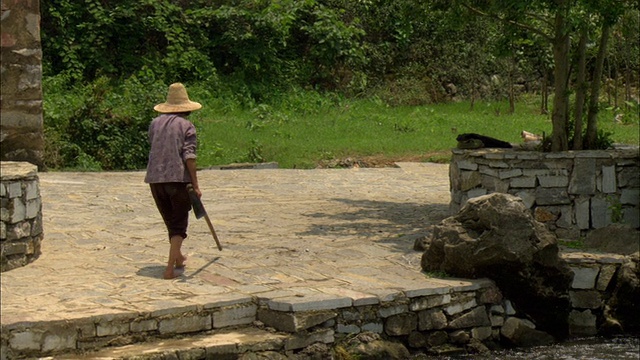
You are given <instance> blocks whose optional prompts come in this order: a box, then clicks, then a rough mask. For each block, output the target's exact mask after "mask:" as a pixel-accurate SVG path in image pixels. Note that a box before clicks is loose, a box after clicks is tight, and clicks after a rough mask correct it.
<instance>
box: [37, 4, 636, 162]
mask: <svg viewBox="0 0 640 360" xmlns="http://www.w3.org/2000/svg"><path fill="white" fill-rule="evenodd" d="M517 3H520V2H517ZM535 3H538V2H535ZM451 4H452V3H451V2H442V1H421V0H399V1H392V2H390V1H382V0H357V1H352V0H274V1H266V0H213V1H212V0H193V1H183V0H136V1H133V0H115V1H103V0H84V1H75V0H51V1H46V2H42V3H41V11H42V44H43V52H44V58H43V65H44V80H45V81H44V92H45V135H46V144H47V151H46V156H47V159H46V162H47V165H48V166H49V167H51V168H69V167H76V168H88V169H139V168H143V167H144V165H145V161H146V152H147V148H148V144H147V140H146V129H147V126H148V123H149V121H150V120H151V118H153V116H154V115H155V114H154V112H153V110H152V108H153V105H154V104H156V103H159V102H162V101H163V99H164V96H165V92H166V88H167V86H168V85H169V84H170V83H172V82H175V81H181V82H184V83H186V84H187V86H188V88H189V92H190V95H191V97H192V98H194V99H196V100H197V101H200V102H202V103H203V104H204V105H205V109H204V110H203V111H202V112H198V113H195V114H194V115H193V116H194V118H195V119H196V121H197V122H198V127H199V130H200V132H201V133H202V134H205V135H204V136H205V141H203V143H202V148H204V149H205V151H204V152H205V154H204V156H203V160H204V161H205V162H204V163H201V164H202V165H213V164H219V163H224V162H238V161H273V160H274V159H279V157H280V153H286V152H287V151H288V149H291V151H293V152H305V151H307V150H305V149H298V148H295V146H294V145H290V146H288V147H287V146H280V145H281V144H287V143H291V141H287V139H289V140H291V139H292V138H293V139H295V140H296V141H297V140H300V139H304V141H306V142H311V143H314V142H315V143H318V144H320V143H326V145H325V146H324V148H322V146H319V145H318V146H316V148H315V149H313V150H308V151H307V152H308V153H309V155H308V156H307V158H306V159H305V160H300V161H298V160H295V161H294V160H282V159H280V160H279V162H282V163H283V164H289V165H290V166H293V165H296V166H305V167H307V166H312V164H311V163H312V162H313V160H312V159H313V158H314V156H315V159H316V161H317V160H319V159H326V158H329V157H331V156H336V157H338V156H343V155H348V153H349V152H350V151H354V153H357V154H360V155H366V154H381V153H388V154H390V155H395V154H400V153H401V152H403V151H408V152H415V151H416V148H415V147H414V148H412V149H409V147H407V148H406V149H402V147H401V146H398V145H397V144H393V142H395V141H398V142H400V143H411V142H412V141H408V142H407V139H403V138H398V137H397V136H390V135H389V134H393V135H398V134H402V133H404V134H414V135H416V134H420V135H419V136H421V137H422V139H424V138H425V137H426V136H430V135H428V134H422V131H424V128H423V126H427V125H428V126H433V125H434V124H431V123H430V122H429V121H431V120H425V119H426V118H425V119H423V118H421V117H420V116H417V115H416V114H418V113H420V112H421V111H426V110H424V109H425V108H424V107H423V106H432V104H438V103H444V102H450V101H459V100H461V99H466V100H468V101H469V102H468V103H465V105H453V106H451V108H455V109H458V111H460V112H461V113H457V114H455V115H454V114H449V113H446V112H441V113H439V114H441V115H439V116H441V120H439V122H438V123H437V124H435V125H437V128H439V129H440V130H437V131H441V130H443V129H444V130H447V129H449V130H448V131H449V132H450V131H451V130H450V129H451V128H454V127H458V128H459V131H472V130H471V129H469V128H465V129H461V128H460V125H458V124H457V119H456V118H464V117H467V115H468V116H471V117H477V115H478V113H479V112H480V113H481V112H482V111H484V110H486V109H483V107H484V106H486V105H484V104H486V103H487V101H489V102H490V103H492V104H497V103H500V104H503V102H504V101H506V100H511V104H510V106H507V107H506V108H505V109H501V110H500V111H501V113H502V114H503V115H504V114H505V113H509V112H514V111H517V110H518V109H517V108H514V103H515V100H516V99H517V97H518V96H523V94H527V93H533V92H536V91H541V92H542V93H543V94H544V93H545V91H546V88H547V85H548V83H550V82H551V81H552V72H551V69H552V63H553V61H552V56H551V49H550V47H549V45H548V43H545V42H544V41H542V40H541V38H540V37H539V36H537V35H536V34H535V33H534V32H530V31H526V30H524V29H522V28H516V27H513V26H509V25H505V23H504V22H500V21H496V20H495V19H493V18H491V17H489V16H475V15H474V14H473V13H472V12H470V11H466V10H465V9H464V8H463V7H456V6H451ZM634 14H635V15H634ZM637 14H638V13H637V11H635V12H633V13H632V14H625V16H624V17H623V19H622V20H621V21H619V22H618V23H617V25H616V28H615V29H614V32H613V45H612V46H610V47H609V53H608V56H607V62H606V63H605V73H606V75H607V77H608V78H610V79H612V80H614V81H615V82H612V81H609V82H608V83H609V84H613V85H614V86H613V85H612V86H609V87H607V88H606V89H605V90H606V91H605V92H604V95H605V96H606V97H607V99H606V100H604V101H606V105H607V106H608V107H610V109H609V110H607V112H606V114H604V116H607V117H613V116H615V115H620V114H624V116H622V121H623V122H625V123H630V124H637V111H638V106H637V98H636V99H635V100H634V98H633V96H632V95H633V92H634V91H637V89H636V88H633V87H631V86H630V84H633V83H634V81H635V82H636V83H637V79H638V68H640V62H639V58H640V55H639V53H640V48H639V47H638V41H635V40H637V39H638V31H637V25H638V23H637ZM577 40H578V39H572V41H574V42H577ZM589 49H591V50H590V52H589V56H588V59H589V61H588V66H589V67H590V68H592V67H593V61H594V58H595V55H596V54H595V52H594V51H595V50H593V49H594V47H593V46H591V47H589ZM572 61H576V60H575V59H573V60H572ZM546 96H547V95H543V96H542V97H541V98H540V99H541V101H539V102H537V104H538V105H537V107H538V110H536V111H534V112H529V111H528V112H527V114H528V115H527V116H531V117H532V119H530V121H533V118H534V117H537V116H536V113H539V112H540V110H542V111H543V112H545V111H546V110H547V106H546V105H545V101H543V100H544V99H545V98H546ZM527 99H531V97H527ZM481 100H482V101H484V102H482V103H476V102H478V101H481ZM540 103H542V105H540ZM363 104H368V105H366V106H364V105H363ZM374 105H375V106H374ZM406 106H414V107H416V108H415V109H413V110H412V109H411V108H408V107H406ZM433 106H435V105H433ZM518 106H521V105H518ZM478 107H480V109H478ZM353 108H356V109H360V110H355V111H356V112H355V113H354V112H352V111H354V110H352V109H353ZM528 108H529V107H528V106H527V109H528ZM421 109H422V110H421ZM465 109H474V111H473V112H470V110H465ZM481 109H482V110H481ZM414 110H415V111H416V112H417V113H416V112H414ZM476 110H477V111H476ZM365 111H367V112H370V113H363V112H365ZM468 111H469V114H465V113H466V112H468ZM612 114H613V115H612ZM494 115H495V113H494ZM399 116H400V117H399ZM402 116H404V117H406V118H401V117H402ZM327 117H329V118H333V122H334V123H335V126H333V129H334V130H333V131H334V132H331V130H329V129H331V128H332V126H329V125H327V124H324V120H326V118H327ZM480 118H481V117H478V119H480ZM204 119H215V120H211V122H208V121H205V120H204ZM371 119H374V120H371ZM375 119H382V120H383V121H378V122H379V123H385V124H387V125H388V126H390V127H382V128H384V129H391V130H390V131H391V133H385V132H382V133H379V132H376V131H374V129H376V127H375V126H374V125H372V124H374V123H376V121H375ZM418 119H421V120H418ZM541 119H545V117H541ZM371 121H373V122H371ZM484 121H486V122H487V123H486V126H487V127H486V128H485V129H481V130H482V131H483V132H484V133H487V134H492V133H493V134H495V133H496V129H494V128H493V126H494V125H493V123H494V121H493V120H492V119H484ZM423 122H424V124H423ZM316 123H318V124H323V125H322V126H320V127H316V126H312V125H315V124H316ZM343 123H344V124H351V125H350V127H346V128H343V127H342V126H341V125H342V124H343ZM391 124H393V126H391ZM518 127H521V128H522V129H519V130H523V129H531V127H530V126H524V124H520V123H519V124H518V126H516V128H515V129H517V128H518ZM227 128H229V129H227ZM303 129H306V130H303ZM519 130H518V131H519ZM533 130H535V129H533ZM540 130H541V131H545V132H546V133H547V134H549V133H550V132H551V129H549V128H545V129H543V128H541V129H540ZM305 131H308V132H306V133H305ZM433 131H436V130H433ZM478 131H480V130H478ZM511 131H515V130H513V129H512V130H511ZM213 133H215V134H220V135H212V134H213ZM603 133H604V132H603ZM613 133H614V137H613V139H614V140H616V141H621V139H620V138H619V137H616V136H617V135H616V134H617V133H616V132H615V131H613ZM267 134H268V136H267ZM354 134H363V135H366V136H364V138H365V139H369V140H368V143H367V141H366V140H355V139H356V137H355V136H356V135H354ZM447 135H448V134H447ZM209 136H210V137H209ZM330 136H333V137H334V138H333V139H331V138H330ZM378 136H380V137H383V138H380V139H375V138H373V139H372V138H371V137H378ZM512 136H513V134H511V135H507V134H505V139H511V138H512ZM316 137H317V138H318V139H315V138H316ZM216 138H217V139H223V140H224V141H223V140H216ZM440 138H443V139H444V138H447V139H448V141H445V142H444V143H441V142H439V141H435V140H436V139H433V140H429V141H426V142H427V143H434V142H435V143H439V144H440V145H439V146H437V147H438V148H439V149H443V148H448V147H450V146H451V143H450V141H451V140H450V139H451V138H453V137H451V136H445V134H442V133H439V134H438V136H437V139H440ZM601 138H602V137H601ZM234 139H235V140H237V142H236V143H233V142H232V141H233V140H234ZM632 140H633V139H632ZM349 141H352V142H353V143H354V144H356V143H360V142H362V146H358V147H356V146H351V147H349V146H345V145H339V146H337V147H336V148H332V147H331V146H330V145H331V144H337V143H340V142H344V143H349ZM420 141H423V140H420ZM294 142H295V141H294ZM376 142H377V143H381V144H384V143H387V145H385V146H380V147H377V146H376V145H375V143H376ZM418 142H419V141H415V142H414V143H416V144H417V143H418ZM367 147H369V149H368V150H367ZM417 149H423V148H420V147H418V148H417ZM430 149H431V148H428V149H426V150H427V151H429V150H430ZM417 151H418V152H419V151H421V150H417ZM305 156H306V155H305ZM303 163H304V164H303Z"/></svg>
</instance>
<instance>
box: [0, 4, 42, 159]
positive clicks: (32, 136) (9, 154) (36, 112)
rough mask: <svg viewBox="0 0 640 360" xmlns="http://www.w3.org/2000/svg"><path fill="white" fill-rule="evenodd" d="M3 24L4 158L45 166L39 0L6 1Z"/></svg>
mask: <svg viewBox="0 0 640 360" xmlns="http://www.w3.org/2000/svg"><path fill="white" fill-rule="evenodd" d="M0 25H1V33H2V37H1V43H0V51H1V54H0V86H1V99H0V119H1V121H0V160H2V161H27V162H30V163H32V164H35V165H38V166H39V167H40V168H43V150H44V137H43V118H42V49H41V44H40V3H39V1H38V0H23V1H9V0H2V20H1V22H0Z"/></svg>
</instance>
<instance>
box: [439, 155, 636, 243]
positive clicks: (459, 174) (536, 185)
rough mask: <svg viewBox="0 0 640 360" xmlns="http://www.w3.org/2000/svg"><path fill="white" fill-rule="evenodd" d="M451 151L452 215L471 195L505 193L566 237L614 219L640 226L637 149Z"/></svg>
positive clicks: (608, 222)
mask: <svg viewBox="0 0 640 360" xmlns="http://www.w3.org/2000/svg"><path fill="white" fill-rule="evenodd" d="M452 152H453V155H452V158H451V165H450V168H449V179H450V186H451V203H450V209H451V212H452V213H456V212H457V211H458V210H459V209H460V208H461V207H462V206H463V205H464V204H465V203H466V201H467V200H468V199H470V198H473V197H477V196H481V195H485V194H489V193H494V192H500V193H509V194H512V195H516V196H518V197H520V198H521V199H522V200H523V201H524V203H525V205H526V206H527V207H529V208H530V209H531V210H532V211H533V214H534V216H535V218H536V220H538V221H540V222H543V223H545V224H546V225H547V226H548V228H549V229H550V230H552V231H554V232H555V233H556V235H557V236H558V237H559V238H561V239H577V238H579V237H580V236H583V235H585V234H586V233H587V232H588V231H589V230H592V229H598V228H602V227H605V226H607V225H609V224H611V223H613V222H623V223H626V224H630V225H632V226H633V227H634V228H638V227H640V176H639V174H640V155H639V152H638V147H627V148H619V149H616V150H606V151H605V150H601V151H596V150H594V151H566V152H558V153H542V152H538V151H523V150H512V149H479V150H460V149H454V150H453V151H452Z"/></svg>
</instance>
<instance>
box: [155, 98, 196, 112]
mask: <svg viewBox="0 0 640 360" xmlns="http://www.w3.org/2000/svg"><path fill="white" fill-rule="evenodd" d="M201 108H202V105H201V104H200V103H198V102H195V101H189V102H188V103H183V104H169V103H166V102H165V103H162V104H158V105H156V106H154V107H153V110H155V111H157V112H159V113H165V114H167V113H180V112H189V111H195V110H200V109H201Z"/></svg>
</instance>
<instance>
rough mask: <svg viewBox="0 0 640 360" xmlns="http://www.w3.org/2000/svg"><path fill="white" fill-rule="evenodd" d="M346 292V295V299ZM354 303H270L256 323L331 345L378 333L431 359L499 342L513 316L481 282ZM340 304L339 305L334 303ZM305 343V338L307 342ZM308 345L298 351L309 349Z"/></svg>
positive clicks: (369, 297) (491, 285) (504, 302)
mask: <svg viewBox="0 0 640 360" xmlns="http://www.w3.org/2000/svg"><path fill="white" fill-rule="evenodd" d="M348 292H349V291H348V290H345V293H348ZM359 295H360V296H361V297H360V298H358V299H357V300H355V301H353V302H352V301H351V299H348V298H344V299H335V300H326V301H316V302H315V303H311V304H309V303H305V299H304V298H302V299H299V300H296V301H291V300H288V301H281V300H278V299H276V300H272V301H269V302H267V303H266V304H265V305H266V306H264V307H261V308H260V309H259V310H258V314H257V318H258V320H259V321H261V322H263V323H264V324H265V325H267V326H270V327H273V328H275V329H277V330H280V331H286V332H295V333H296V334H299V335H298V336H300V335H304V334H307V333H316V332H319V333H320V334H325V335H323V336H322V338H323V339H324V340H323V341H322V342H325V343H333V342H335V341H337V340H339V339H341V338H344V337H345V336H348V335H353V334H359V333H362V332H372V333H378V334H380V335H381V337H382V338H386V339H393V340H397V341H399V342H400V343H403V344H405V345H406V346H407V348H408V349H411V350H414V351H415V350H422V351H428V352H430V353H444V352H448V351H451V350H452V348H451V345H454V346H457V347H458V348H457V349H458V351H461V352H464V350H463V349H464V348H465V347H466V346H467V345H469V344H470V343H471V342H472V340H475V341H476V342H485V341H498V340H499V339H500V329H501V327H502V325H503V324H504V322H505V319H506V318H507V317H508V316H512V315H515V311H514V309H513V307H512V306H511V303H510V302H509V301H508V300H505V299H503V297H502V294H501V293H500V291H499V290H498V289H497V288H496V287H495V284H494V283H493V282H491V281H489V280H477V281H476V284H475V285H474V286H466V287H465V288H464V289H459V290H458V291H454V289H451V288H447V287H444V288H432V289H429V288H426V289H422V290H420V291H416V292H407V293H396V294H393V293H389V295H388V296H386V297H383V298H382V299H380V298H378V297H376V296H372V295H364V294H359ZM340 300H341V301H342V302H341V303H340V304H338V303H336V301H340ZM303 338H304V337H303ZM310 340H312V339H306V338H305V341H304V342H302V343H301V344H300V345H301V346H299V347H304V346H308V345H311V344H312V343H313V342H314V341H310Z"/></svg>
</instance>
